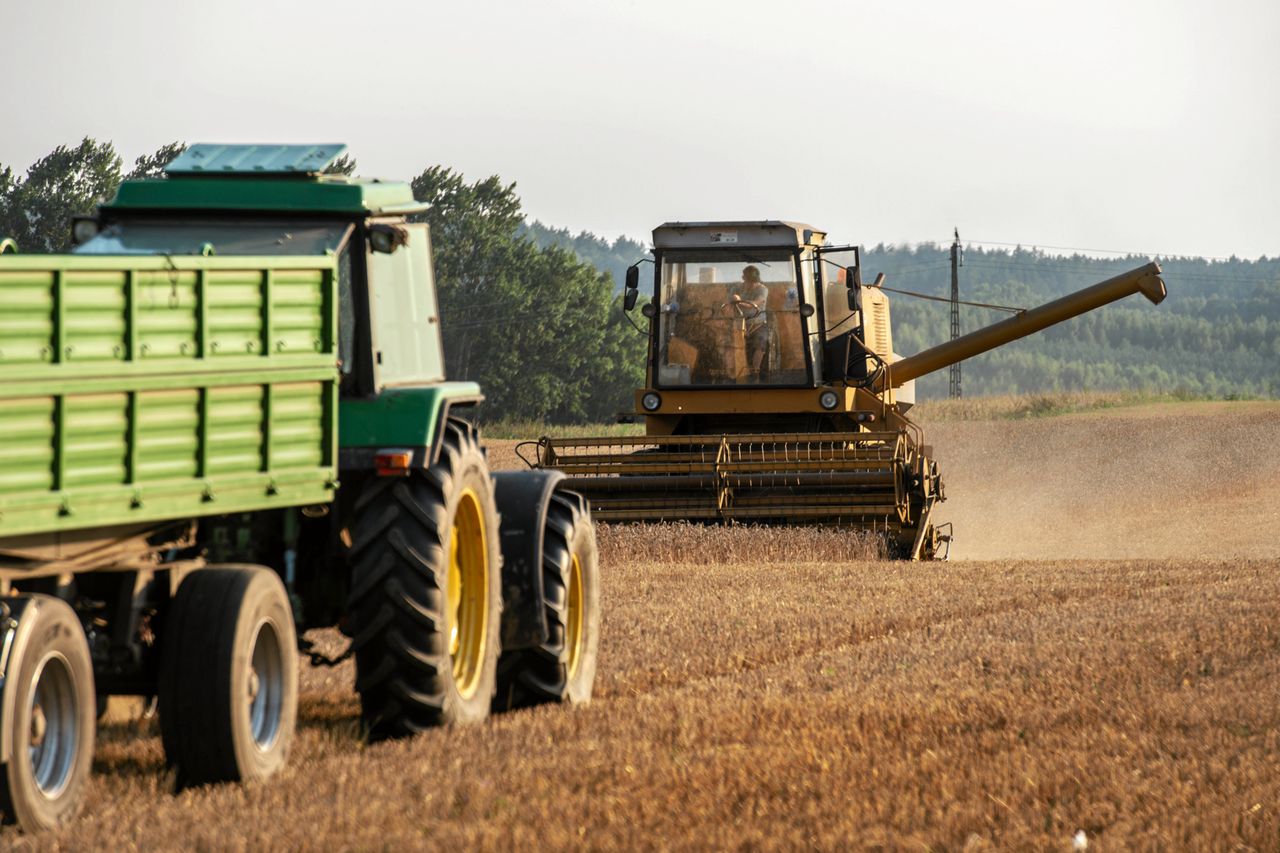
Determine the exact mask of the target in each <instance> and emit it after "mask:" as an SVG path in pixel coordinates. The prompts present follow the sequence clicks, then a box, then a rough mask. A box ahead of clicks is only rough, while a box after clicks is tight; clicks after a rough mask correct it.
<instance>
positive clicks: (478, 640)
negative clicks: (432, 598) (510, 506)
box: [448, 489, 489, 699]
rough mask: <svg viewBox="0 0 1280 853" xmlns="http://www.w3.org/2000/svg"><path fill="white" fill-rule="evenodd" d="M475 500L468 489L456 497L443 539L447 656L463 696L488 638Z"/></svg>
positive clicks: (470, 691)
mask: <svg viewBox="0 0 1280 853" xmlns="http://www.w3.org/2000/svg"><path fill="white" fill-rule="evenodd" d="M487 541H488V540H487V538H486V536H485V530H484V513H483V511H482V510H481V508H480V498H479V497H478V496H477V495H476V493H475V492H474V491H472V490H471V489H467V490H466V491H464V492H463V493H462V497H461V498H459V499H458V509H457V511H456V512H455V513H454V515H453V530H452V533H451V535H450V537H449V588H448V606H449V614H448V615H449V656H450V658H451V659H452V661H453V681H454V684H455V685H457V688H458V692H459V693H460V694H462V696H463V698H465V699H470V698H471V697H472V696H473V695H475V692H476V688H477V687H478V686H479V684H480V674H481V672H482V671H483V670H484V660H485V644H486V643H487V641H488V636H489V553H488V551H487V550H486V547H485V544H486V542H487Z"/></svg>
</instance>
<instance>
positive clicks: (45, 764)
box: [0, 595, 97, 832]
mask: <svg viewBox="0 0 1280 853" xmlns="http://www.w3.org/2000/svg"><path fill="white" fill-rule="evenodd" d="M0 612H2V614H3V616H4V624H0V640H3V645H4V647H5V649H6V650H7V651H8V659H7V660H3V661H0V663H2V664H3V676H4V677H3V710H2V711H0V719H3V720H4V724H5V725H6V726H8V731H6V732H5V733H4V735H3V737H4V742H5V756H6V758H7V760H6V762H5V764H4V767H3V771H4V772H3V774H0V809H2V810H3V812H4V815H3V817H4V821H5V822H6V823H17V824H18V825H19V826H21V827H22V828H23V829H24V830H26V831H27V832H40V831H43V830H47V829H56V828H57V827H59V826H63V825H65V824H66V823H68V822H69V821H70V820H71V819H72V818H74V817H75V816H76V815H77V814H78V813H79V811H80V807H81V805H82V803H83V802H84V795H85V790H86V788H87V787H88V782H89V767H90V764H91V762H92V761H93V740H94V728H95V726H94V716H95V714H96V712H97V707H96V703H95V701H94V691H93V663H92V661H91V660H90V657H89V643H88V641H87V640H85V636H84V629H83V628H82V627H81V625H80V620H79V619H77V618H76V614H75V611H73V610H72V609H71V608H70V607H69V606H68V605H67V604H65V603H64V602H62V601H61V600H59V599H56V598H50V597H49V596H44V595H32V596H20V597H13V598H8V599H4V600H3V604H2V606H0Z"/></svg>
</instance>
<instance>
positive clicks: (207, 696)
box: [159, 565, 298, 788]
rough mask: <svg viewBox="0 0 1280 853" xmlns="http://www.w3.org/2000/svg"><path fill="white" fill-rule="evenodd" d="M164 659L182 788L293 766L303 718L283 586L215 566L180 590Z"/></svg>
mask: <svg viewBox="0 0 1280 853" xmlns="http://www.w3.org/2000/svg"><path fill="white" fill-rule="evenodd" d="M165 625H166V626H165V629H164V637H163V642H164V646H163V648H162V649H161V658H160V697H159V699H160V705H159V707H160V734H161V738H162V740H163V742H164V751H165V757H166V759H167V760H168V762H169V763H170V764H172V765H174V766H176V767H177V770H178V787H179V788H186V787H190V786H193V785H204V784H211V783H215V782H234V781H244V782H250V781H258V780H261V779H265V778H266V777H268V776H270V775H271V774H272V773H274V772H276V771H277V770H279V769H280V768H281V767H283V766H284V763H285V759H286V758H287V757H288V753H289V746H290V744H291V743H292V742H293V733H294V727H295V725H296V723H297V713H298V655H297V646H298V640H297V634H296V632H295V630H294V624H293V611H292V608H291V607H290V606H289V598H288V595H287V594H286V593H285V589H284V584H283V583H281V581H280V577H279V576H278V575H277V574H276V573H275V572H273V571H271V570H270V569H266V568H262V567H260V566H230V565H228V566H211V567H209V568H205V569H200V570H198V571H195V572H192V573H191V574H190V575H188V576H187V577H186V578H185V579H184V580H183V581H182V585H181V586H179V587H178V594H177V596H176V597H175V598H174V601H173V604H172V606H171V607H170V608H169V612H168V614H167V616H166V619H165Z"/></svg>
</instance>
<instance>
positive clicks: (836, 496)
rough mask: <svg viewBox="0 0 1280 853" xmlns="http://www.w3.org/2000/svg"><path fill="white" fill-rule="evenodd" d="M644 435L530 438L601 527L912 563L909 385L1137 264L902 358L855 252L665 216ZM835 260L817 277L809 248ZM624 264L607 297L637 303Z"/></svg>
mask: <svg viewBox="0 0 1280 853" xmlns="http://www.w3.org/2000/svg"><path fill="white" fill-rule="evenodd" d="M653 242H654V256H655V257H654V269H655V274H654V279H653V290H652V292H651V296H650V298H648V299H647V300H645V301H644V304H643V305H642V307H641V311H642V313H643V314H644V316H645V317H646V318H647V319H648V323H649V349H648V369H647V371H646V374H647V380H646V387H644V388H642V389H640V390H638V391H637V392H636V411H637V414H638V415H640V416H641V417H643V418H644V423H645V435H644V436H636V437H610V438H581V439H549V438H543V439H540V440H539V441H538V442H536V459H535V458H529V459H528V461H529V463H530V464H531V466H532V467H535V468H544V469H554V470H558V471H561V472H563V473H564V474H565V475H566V476H568V477H569V478H570V480H571V482H572V485H573V488H575V489H577V490H579V491H581V492H582V493H584V494H585V495H587V497H589V498H590V500H591V504H592V507H593V514H594V516H595V517H596V518H597V519H600V520H605V521H678V520H690V521H703V522H747V523H767V524H826V525H841V526H849V527H853V528H860V529H864V530H871V531H877V532H880V533H883V534H884V535H885V537H886V540H887V542H888V544H889V547H890V550H891V551H892V552H893V553H894V554H895V555H896V556H901V557H904V558H908V559H929V558H932V557H934V556H935V555H936V553H937V551H938V549H939V546H940V544H941V543H942V542H943V541H945V540H946V537H944V536H941V535H940V534H939V532H938V531H937V529H936V528H935V526H934V524H933V522H932V512H933V509H934V507H935V505H936V504H937V503H938V502H939V501H941V500H944V498H945V494H944V491H943V484H942V477H941V476H940V474H939V473H938V466H937V463H936V462H935V461H934V460H933V459H932V458H931V457H932V453H931V449H930V447H929V446H928V445H927V444H926V443H925V440H924V434H923V431H922V430H921V429H920V427H919V426H917V425H916V424H915V423H913V422H912V421H911V420H910V419H909V418H908V417H907V412H908V411H909V410H910V408H911V407H912V405H913V403H914V401H915V399H914V398H915V389H914V380H915V379H916V377H919V376H922V375H924V374H926V373H930V372H932V371H934V370H938V369H940V368H942V367H945V366H947V365H950V364H952V363H954V362H956V361H959V360H961V359H964V358H969V357H971V356H973V355H977V354H978V353H981V352H985V351H986V350H989V349H992V348H994V347H997V346H1000V345H1002V344H1005V343H1008V342H1009V341H1012V340H1016V339H1018V338H1021V337H1023V336H1025V335H1028V334H1031V333H1032V332H1035V331H1038V330H1040V329H1043V328H1045V327H1047V326H1050V325H1053V324H1054V323H1058V322H1061V321H1062V320H1065V319H1068V318H1070V317H1074V316H1076V315H1078V314H1081V313H1084V312H1085V311H1089V310H1092V309H1094V308H1097V307H1100V306H1102V305H1105V304H1107V303H1109V302H1113V301H1115V300H1117V299H1121V298H1123V297H1125V296H1128V295H1131V294H1134V293H1138V292H1141V293H1143V294H1145V295H1146V296H1147V298H1149V299H1150V300H1151V301H1152V302H1153V303H1159V302H1160V301H1161V300H1162V299H1163V298H1164V295H1165V289H1164V282H1163V281H1162V280H1161V279H1160V277H1159V276H1160V268H1159V266H1158V265H1156V264H1154V263H1151V264H1147V265H1146V266H1143V267H1140V268H1138V269H1135V270H1133V271H1131V272H1128V273H1125V274H1123V275H1120V276H1117V277H1116V278H1113V279H1110V280H1108V281H1105V282H1103V283H1101V284H1097V285H1094V286H1093V287H1090V288H1086V289H1085V290H1081V291H1078V292H1077V293H1074V294H1071V295H1070V296H1067V297H1064V298H1062V299H1059V300H1057V301H1055V302H1051V303H1049V304H1047V305H1044V306H1041V307H1039V308H1036V309H1033V310H1030V311H1025V312H1021V313H1019V314H1017V315H1016V316H1013V317H1011V318H1010V319H1008V320H1005V321H1003V322H1001V323H997V324H995V325H993V326H990V327H988V328H986V329H982V330H980V331H978V332H975V333H973V334H970V335H966V336H964V337H961V338H958V339H956V340H953V341H950V342H948V343H946V344H943V345H941V346H938V347H934V348H932V349H929V350H925V351H924V352H922V353H919V354H917V355H914V356H911V357H909V358H901V357H900V356H898V354H897V353H895V352H894V351H893V339H892V329H891V325H890V318H889V299H888V297H887V296H886V295H885V293H884V291H883V290H881V289H880V285H881V284H882V282H883V276H880V277H878V278H877V279H876V281H875V283H874V284H870V285H867V284H863V282H862V277H861V268H860V267H861V260H860V252H859V250H858V249H857V248H856V247H847V246H845V247H841V246H828V245H827V244H826V235H825V233H823V232H822V231H819V230H817V229H815V228H812V227H810V226H807V225H801V224H797V223H791V222H778V221H765V222H714V223H713V222H691V223H680V222H675V223H668V224H666V225H663V226H661V227H659V228H657V229H655V230H654V232H653ZM836 252H845V253H848V252H853V255H854V259H855V260H854V264H853V265H852V266H850V267H847V268H845V267H839V268H838V269H839V272H840V275H839V276H837V277H836V279H835V280H834V281H828V280H827V277H826V274H825V267H826V266H834V265H832V264H830V263H826V264H824V256H826V255H828V254H833V253H836ZM639 273H640V267H639V265H636V266H633V267H632V268H631V269H630V270H628V276H627V289H626V296H625V306H626V308H627V310H633V309H634V307H635V305H636V303H637V301H638V298H639V284H640V275H639Z"/></svg>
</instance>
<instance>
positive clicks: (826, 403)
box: [818, 391, 840, 410]
mask: <svg viewBox="0 0 1280 853" xmlns="http://www.w3.org/2000/svg"><path fill="white" fill-rule="evenodd" d="M818 405H820V406H822V408H824V409H827V410H830V409H834V408H835V407H836V406H838V405H840V395H839V394H837V393H836V392H835V391H823V392H822V393H821V394H819V395H818Z"/></svg>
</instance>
